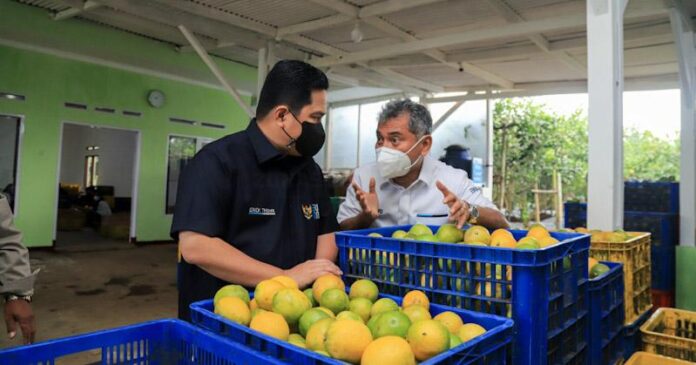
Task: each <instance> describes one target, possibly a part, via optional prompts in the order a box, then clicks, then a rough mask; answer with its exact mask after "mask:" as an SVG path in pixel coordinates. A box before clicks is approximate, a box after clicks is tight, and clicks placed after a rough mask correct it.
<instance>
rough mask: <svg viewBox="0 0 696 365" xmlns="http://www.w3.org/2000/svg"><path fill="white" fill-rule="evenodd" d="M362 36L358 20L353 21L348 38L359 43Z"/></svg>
mask: <svg viewBox="0 0 696 365" xmlns="http://www.w3.org/2000/svg"><path fill="white" fill-rule="evenodd" d="M364 36H365V35H364V34H363V32H362V30H360V22H357V23H355V27H353V30H351V31H350V39H351V40H352V41H353V43H360V42H362V40H363V37H364Z"/></svg>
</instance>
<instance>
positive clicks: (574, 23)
mask: <svg viewBox="0 0 696 365" xmlns="http://www.w3.org/2000/svg"><path fill="white" fill-rule="evenodd" d="M667 13H668V11H667V9H666V8H665V7H664V6H662V5H661V4H659V3H658V4H656V5H655V6H653V7H648V8H641V9H638V10H635V11H632V12H629V13H627V18H630V19H633V18H642V17H652V16H662V15H667ZM586 21H587V20H586V19H585V17H584V16H579V15H570V16H562V17H554V18H548V19H542V20H535V21H527V22H521V23H516V24H509V25H507V26H503V27H493V28H485V29H478V30H470V31H464V32H458V33H452V34H446V35H442V36H438V37H433V38H428V39H422V40H417V41H412V42H406V43H401V44H395V45H390V46H384V47H380V48H377V49H368V50H364V51H360V52H353V53H351V54H350V55H347V56H345V57H325V58H323V59H321V60H318V61H316V62H315V64H316V65H318V66H331V65H336V64H346V63H353V62H359V61H370V60H375V59H379V58H386V57H392V56H399V55H404V54H410V53H415V52H423V51H427V50H431V49H435V48H441V47H448V46H454V45H464V44H470V43H475V42H480V41H489V40H496V39H503V38H507V37H515V36H522V35H524V36H529V35H533V34H538V33H543V32H548V31H554V30H562V29H572V28H583V27H584V26H585V24H586Z"/></svg>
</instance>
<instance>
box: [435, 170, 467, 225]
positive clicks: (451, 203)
mask: <svg viewBox="0 0 696 365" xmlns="http://www.w3.org/2000/svg"><path fill="white" fill-rule="evenodd" d="M435 185H436V186H437V188H438V189H439V190H440V192H442V195H444V196H445V198H444V199H443V200H442V203H443V204H446V205H447V206H448V207H449V209H450V210H449V220H450V222H453V223H455V224H456V225H457V228H459V229H462V227H464V225H465V224H466V222H467V221H468V220H469V209H470V206H469V203H467V202H465V201H463V200H461V199H459V198H457V196H456V195H454V193H453V192H451V191H450V190H449V189H448V188H447V187H446V186H445V184H443V183H442V182H441V181H439V180H438V181H437V182H436V183H435Z"/></svg>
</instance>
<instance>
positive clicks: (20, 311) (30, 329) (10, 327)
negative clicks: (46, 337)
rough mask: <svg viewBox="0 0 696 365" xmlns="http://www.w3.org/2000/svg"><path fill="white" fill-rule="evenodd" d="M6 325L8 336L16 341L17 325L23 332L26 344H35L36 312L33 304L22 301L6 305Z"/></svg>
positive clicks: (12, 301)
mask: <svg viewBox="0 0 696 365" xmlns="http://www.w3.org/2000/svg"><path fill="white" fill-rule="evenodd" d="M5 324H6V325H7V335H8V336H9V337H10V339H14V338H15V336H16V335H17V325H18V324H19V328H20V329H21V330H22V336H23V337H24V344H25V345H28V344H30V343H33V342H34V338H35V336H36V327H35V325H34V312H33V311H32V310H31V304H29V303H28V302H27V301H25V300H22V299H17V300H11V301H9V302H7V303H5Z"/></svg>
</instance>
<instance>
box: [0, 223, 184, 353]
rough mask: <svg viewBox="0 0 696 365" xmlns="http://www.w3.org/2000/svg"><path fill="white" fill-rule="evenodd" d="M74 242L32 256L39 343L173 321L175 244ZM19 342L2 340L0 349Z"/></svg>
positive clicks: (3, 338)
mask: <svg viewBox="0 0 696 365" xmlns="http://www.w3.org/2000/svg"><path fill="white" fill-rule="evenodd" d="M73 238H74V239H76V241H73V244H66V245H60V242H61V241H59V245H57V247H56V250H55V251H31V252H30V255H31V261H32V267H33V268H40V269H41V273H40V274H39V277H38V279H37V283H36V288H35V289H36V294H35V296H34V302H33V303H32V306H33V308H34V314H35V316H36V323H37V327H38V332H37V341H44V340H48V339H54V338H59V337H65V336H70V335H73V334H79V333H85V332H90V331H95V330H101V329H107V328H113V327H117V326H122V325H127V324H132V323H136V322H143V321H148V320H153V319H158V318H173V317H176V313H177V290H176V246H175V245H174V244H166V245H151V246H144V247H136V246H133V245H130V244H128V243H124V242H120V241H115V242H108V241H106V242H104V241H98V240H91V239H90V237H87V239H86V240H84V242H83V243H82V244H80V240H81V238H80V237H78V236H75V237H73ZM82 238H84V237H82ZM88 241H89V243H88ZM3 325H4V324H3ZM18 337H19V336H18ZM19 344H21V341H20V340H19V339H15V340H14V341H10V340H9V339H7V337H6V336H0V348H6V347H12V346H17V345H19Z"/></svg>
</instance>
